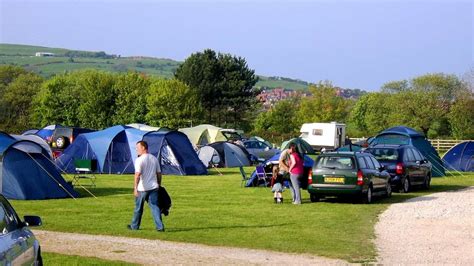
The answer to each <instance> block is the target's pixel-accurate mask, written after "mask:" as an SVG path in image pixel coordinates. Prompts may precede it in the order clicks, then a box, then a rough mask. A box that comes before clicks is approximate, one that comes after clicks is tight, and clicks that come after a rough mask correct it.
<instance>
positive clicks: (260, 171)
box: [255, 164, 268, 187]
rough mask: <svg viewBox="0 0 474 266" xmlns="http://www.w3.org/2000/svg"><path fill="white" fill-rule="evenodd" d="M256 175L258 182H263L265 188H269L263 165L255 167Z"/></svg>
mask: <svg viewBox="0 0 474 266" xmlns="http://www.w3.org/2000/svg"><path fill="white" fill-rule="evenodd" d="M255 173H256V174H257V178H258V181H260V180H263V182H264V183H265V187H267V185H268V184H267V173H266V172H265V167H264V166H263V165H262V164H259V165H257V166H256V167H255Z"/></svg>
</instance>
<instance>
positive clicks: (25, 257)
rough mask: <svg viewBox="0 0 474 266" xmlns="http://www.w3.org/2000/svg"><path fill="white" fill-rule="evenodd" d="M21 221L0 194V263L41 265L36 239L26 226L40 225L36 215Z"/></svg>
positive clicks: (39, 250)
mask: <svg viewBox="0 0 474 266" xmlns="http://www.w3.org/2000/svg"><path fill="white" fill-rule="evenodd" d="M24 219H25V221H21V220H20V218H19V217H18V215H17V214H16V212H15V210H14V209H13V207H12V206H11V205H10V203H9V202H8V201H7V199H5V197H4V196H3V195H1V194H0V265H43V260H42V257H41V249H40V245H39V242H38V240H37V239H36V238H35V236H34V235H33V232H31V230H30V229H29V228H28V226H37V225H41V218H40V217H38V216H25V217H24Z"/></svg>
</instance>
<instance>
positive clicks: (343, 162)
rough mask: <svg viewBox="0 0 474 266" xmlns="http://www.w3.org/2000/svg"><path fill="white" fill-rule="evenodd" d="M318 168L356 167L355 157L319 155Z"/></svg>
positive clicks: (342, 168)
mask: <svg viewBox="0 0 474 266" xmlns="http://www.w3.org/2000/svg"><path fill="white" fill-rule="evenodd" d="M316 168H327V169H341V170H347V169H354V159H353V158H352V157H347V156H323V157H319V160H318V163H317V164H316Z"/></svg>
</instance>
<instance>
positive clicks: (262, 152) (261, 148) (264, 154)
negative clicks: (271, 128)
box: [244, 140, 280, 161]
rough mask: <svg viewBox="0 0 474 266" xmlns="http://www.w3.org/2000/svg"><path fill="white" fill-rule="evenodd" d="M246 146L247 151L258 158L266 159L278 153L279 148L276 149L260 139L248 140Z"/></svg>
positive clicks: (245, 142)
mask: <svg viewBox="0 0 474 266" xmlns="http://www.w3.org/2000/svg"><path fill="white" fill-rule="evenodd" d="M244 147H245V148H246V149H247V151H248V152H249V153H250V154H251V155H253V156H255V157H256V158H258V160H261V161H265V160H268V159H270V158H271V157H273V156H274V155H275V154H276V153H278V152H279V151H280V150H279V149H274V148H272V147H270V146H268V144H266V143H265V142H262V141H258V140H247V141H244Z"/></svg>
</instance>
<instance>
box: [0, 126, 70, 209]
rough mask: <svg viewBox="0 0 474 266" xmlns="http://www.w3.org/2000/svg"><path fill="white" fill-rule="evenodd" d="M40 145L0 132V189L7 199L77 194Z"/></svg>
mask: <svg viewBox="0 0 474 266" xmlns="http://www.w3.org/2000/svg"><path fill="white" fill-rule="evenodd" d="M49 156H50V155H49V154H48V151H46V150H45V149H44V148H43V147H42V146H40V145H38V144H37V143H35V142H32V141H30V140H17V139H15V138H14V137H12V136H10V135H8V134H5V133H0V192H1V193H2V194H3V195H4V196H5V197H7V198H9V199H22V200H38V199H56V198H67V197H74V198H75V197H78V193H77V192H76V191H74V189H73V188H72V186H71V185H69V184H68V183H67V182H66V181H65V180H64V179H63V177H62V176H61V174H60V173H59V172H58V170H57V169H56V166H55V165H54V163H53V162H52V161H51V160H50V157H49Z"/></svg>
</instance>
